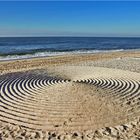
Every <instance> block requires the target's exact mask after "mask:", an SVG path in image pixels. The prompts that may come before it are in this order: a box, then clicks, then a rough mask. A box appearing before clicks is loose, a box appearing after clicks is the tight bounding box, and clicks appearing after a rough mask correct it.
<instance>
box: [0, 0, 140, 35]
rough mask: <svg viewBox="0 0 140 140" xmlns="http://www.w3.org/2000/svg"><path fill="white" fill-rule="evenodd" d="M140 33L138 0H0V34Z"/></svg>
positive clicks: (139, 5) (139, 6)
mask: <svg viewBox="0 0 140 140" xmlns="http://www.w3.org/2000/svg"><path fill="white" fill-rule="evenodd" d="M65 35H66V36H140V2H139V1H137V2H117V1H116V2H111V1H108V2H105V1H104V2H101V1H99V2H96V1H88V2H83V1H81V2H80V1H77V2H75V1H69V2H68V1H63V2H59V1H56V2H55V1H52V2H49V1H42V2H37V1H36V2H33V1H32V2H28V1H24V2H20V1H19V2H12V1H11V2H2V1H0V36H65Z"/></svg>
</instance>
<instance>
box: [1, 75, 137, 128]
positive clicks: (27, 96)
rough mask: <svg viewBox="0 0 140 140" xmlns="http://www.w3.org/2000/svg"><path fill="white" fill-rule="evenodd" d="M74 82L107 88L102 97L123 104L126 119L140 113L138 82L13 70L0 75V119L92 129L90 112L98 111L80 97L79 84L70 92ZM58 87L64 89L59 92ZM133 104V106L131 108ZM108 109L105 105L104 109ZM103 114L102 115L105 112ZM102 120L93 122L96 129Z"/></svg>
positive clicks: (29, 124)
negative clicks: (60, 76)
mask: <svg viewBox="0 0 140 140" xmlns="http://www.w3.org/2000/svg"><path fill="white" fill-rule="evenodd" d="M81 83H82V84H81ZM75 84H78V85H79V84H81V85H83V84H84V86H86V85H88V86H94V87H96V88H97V89H98V88H100V89H103V90H106V91H107V94H105V93H103V94H102V97H105V98H108V99H109V100H113V101H116V102H117V103H119V104H120V105H122V108H123V110H125V111H126V114H125V115H127V117H128V119H131V118H133V117H134V112H135V117H136V116H138V115H139V111H140V110H139V105H140V104H139V100H140V81H137V80H133V79H123V78H122V79H117V78H116V79H115V78H92V79H90V78H89V79H85V80H76V81H71V80H67V79H62V78H56V77H50V76H47V75H41V74H39V75H36V74H32V73H13V74H6V75H3V76H1V77H0V121H2V122H5V123H11V124H14V125H20V126H23V127H26V128H29V129H41V130H42V129H45V130H46V129H47V130H59V129H60V130H61V129H63V128H65V129H66V130H77V129H82V130H85V129H89V128H92V126H93V124H95V119H96V117H95V116H94V115H93V114H95V112H96V114H97V112H99V110H97V111H95V112H91V111H92V110H93V109H94V106H93V107H90V106H92V99H93V98H92V97H91V100H90V101H86V100H82V99H81V98H82V96H85V95H83V94H81V95H80V93H81V91H82V90H84V88H82V87H81V91H75V92H74V94H73V93H71V92H70V91H71V89H74V90H75V89H76V87H75ZM56 90H58V91H57V93H56ZM61 90H63V91H65V90H66V91H65V93H64V92H63V93H62V92H61ZM85 92H86V89H85ZM86 96H87V95H86ZM100 96H101V95H100ZM88 102H89V103H88ZM81 106H82V109H81ZM98 106H101V104H100V103H97V108H98ZM134 106H136V108H133V107H134ZM83 108H84V109H85V112H84V111H83ZM114 108H115V107H114ZM88 109H89V110H88ZM107 109H108V108H105V111H106V110H107ZM132 109H133V112H132ZM100 111H101V110H100ZM82 112H83V113H82ZM101 112H102V111H101ZM84 113H85V114H84ZM89 113H91V115H89ZM116 114H117V112H116ZM116 114H114V115H116ZM102 115H103V116H104V113H102ZM121 115H122V114H121ZM97 117H98V116H97ZM116 117H117V116H116ZM94 118H95V119H94ZM89 119H90V120H89ZM109 119H110V118H109V117H107V116H106V120H105V122H104V121H103V123H104V124H107V123H108V124H109ZM113 119H114V118H113ZM101 120H102V118H100V119H99V122H98V121H97V122H96V125H97V128H99V127H101V126H102V125H101V123H102V122H100V121H101Z"/></svg>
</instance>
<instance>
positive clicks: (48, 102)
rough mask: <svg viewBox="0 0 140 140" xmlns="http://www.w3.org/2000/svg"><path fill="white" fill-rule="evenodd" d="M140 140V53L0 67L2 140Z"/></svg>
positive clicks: (51, 59)
mask: <svg viewBox="0 0 140 140" xmlns="http://www.w3.org/2000/svg"><path fill="white" fill-rule="evenodd" d="M139 138H140V51H122V52H110V53H97V54H77V55H67V56H66V55H63V56H55V57H42V58H34V59H23V60H14V61H1V62H0V139H2V140H31V139H32V140H47V139H48V140H57V139H59V140H71V139H73V140H129V139H130V140H131V139H132V140H139Z"/></svg>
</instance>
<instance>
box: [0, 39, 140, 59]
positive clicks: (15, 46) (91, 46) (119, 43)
mask: <svg viewBox="0 0 140 140" xmlns="http://www.w3.org/2000/svg"><path fill="white" fill-rule="evenodd" d="M131 49H133V50H134V49H140V38H117V37H113V38H111V37H1V38H0V60H13V59H22V58H32V57H44V56H46V57H49V56H55V55H63V54H79V53H83V54H85V53H98V52H108V51H125V50H131Z"/></svg>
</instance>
